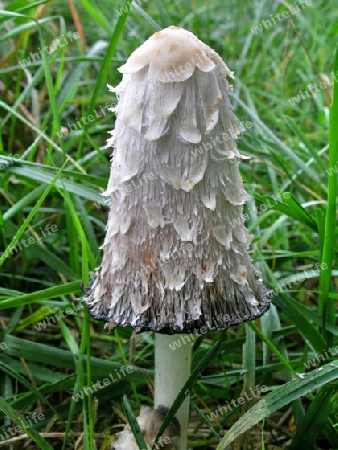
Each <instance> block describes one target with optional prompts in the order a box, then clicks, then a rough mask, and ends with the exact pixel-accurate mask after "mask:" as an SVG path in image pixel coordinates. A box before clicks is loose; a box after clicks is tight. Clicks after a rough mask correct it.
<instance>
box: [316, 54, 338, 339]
mask: <svg viewBox="0 0 338 450" xmlns="http://www.w3.org/2000/svg"><path fill="white" fill-rule="evenodd" d="M333 73H335V74H336V73H338V47H337V48H336V52H335V57H334V63H333ZM332 98H333V100H332V104H331V107H330V145H329V168H328V171H327V172H328V174H329V181H328V202H327V203H328V204H327V212H326V217H325V240H324V246H323V254H322V264H323V263H325V264H326V265H327V266H326V267H327V268H326V269H325V270H323V269H321V271H320V278H319V289H320V294H319V313H320V315H321V317H322V334H323V337H324V339H325V335H326V330H325V326H326V319H327V317H326V311H327V303H328V301H331V302H332V301H333V300H332V299H330V300H329V296H328V294H329V290H330V282H331V271H332V258H333V246H334V239H335V224H336V198H337V186H338V178H337V168H338V130H337V123H338V80H336V79H335V77H334V82H333V93H332Z"/></svg>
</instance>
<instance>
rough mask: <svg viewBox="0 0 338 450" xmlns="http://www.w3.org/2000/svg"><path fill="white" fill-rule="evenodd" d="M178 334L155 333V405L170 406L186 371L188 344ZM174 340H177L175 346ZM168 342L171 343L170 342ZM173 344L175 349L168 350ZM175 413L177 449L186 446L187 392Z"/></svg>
mask: <svg viewBox="0 0 338 450" xmlns="http://www.w3.org/2000/svg"><path fill="white" fill-rule="evenodd" d="M184 337H185V335H182V336H181V338H180V336H178V335H173V336H167V335H164V334H159V333H158V334H157V335H156V343H155V405H154V407H155V408H158V407H159V406H160V405H164V406H167V407H168V408H170V407H171V406H172V404H173V402H174V400H175V398H176V397H177V395H178V393H179V392H180V391H181V389H182V387H183V385H184V383H185V382H186V381H187V379H188V378H189V375H190V366H191V344H190V341H189V340H190V337H189V338H188V339H189V340H188V342H185V341H184ZM175 341H178V342H179V343H180V344H181V347H180V348H178V347H177V346H175V347H173V346H174V345H175ZM170 344H172V346H170ZM172 348H175V350H172ZM176 417H177V419H178V421H179V423H180V426H181V438H180V445H179V449H180V450H186V448H187V440H188V428H189V396H188V397H187V398H186V399H185V400H184V403H183V405H182V406H181V408H180V409H179V411H178V413H177V414H176Z"/></svg>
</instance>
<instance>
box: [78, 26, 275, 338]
mask: <svg viewBox="0 0 338 450" xmlns="http://www.w3.org/2000/svg"><path fill="white" fill-rule="evenodd" d="M119 70H120V72H122V73H123V79H122V82H121V83H120V84H119V85H118V86H117V87H116V88H115V89H114V88H111V87H110V89H111V90H112V91H113V92H115V93H116V95H117V97H118V104H117V107H116V109H115V111H116V113H117V119H116V124H115V131H114V132H112V135H113V136H112V138H110V139H109V140H108V145H113V146H114V154H113V158H112V165H111V174H110V179H109V183H108V188H107V190H106V192H105V194H104V195H106V196H107V197H108V198H110V212H109V218H108V224H107V234H106V237H105V240H104V244H103V260H102V264H101V266H100V267H99V268H98V270H97V273H96V275H95V277H94V280H93V282H92V284H91V286H90V287H88V288H86V291H85V297H84V298H83V301H85V302H86V303H87V305H88V308H89V311H90V313H91V314H92V315H93V317H95V318H96V319H102V320H105V321H107V322H109V326H111V327H117V326H130V327H133V328H134V329H135V330H136V332H138V333H139V332H141V331H145V330H153V331H156V332H159V333H165V334H174V333H190V332H192V331H194V330H195V331H196V329H200V328H201V327H207V328H208V329H209V330H216V329H217V330H225V329H227V328H228V327H229V326H231V325H234V324H238V323H240V322H244V321H247V320H252V319H255V318H257V317H259V316H261V315H262V314H263V313H264V312H265V311H266V310H267V309H268V308H269V302H270V300H269V298H268V296H267V290H266V288H265V287H264V285H263V284H262V282H261V281H258V280H257V279H256V273H255V269H254V267H253V265H252V263H251V259H250V256H249V254H248V251H247V248H248V245H249V243H250V240H251V239H250V236H249V235H248V233H247V231H246V229H245V226H244V220H245V219H244V216H243V204H244V202H245V201H246V199H247V194H246V192H245V190H244V188H243V183H242V179H241V176H240V173H239V163H240V162H241V160H243V159H246V158H247V157H246V156H244V155H241V154H240V153H239V151H238V149H237V146H236V138H237V136H238V135H239V133H240V132H241V131H242V129H241V127H240V126H239V124H238V122H237V121H236V118H235V116H234V114H233V111H232V108H231V105H230V101H229V98H228V92H229V91H230V90H231V86H230V84H229V83H228V81H227V78H228V77H231V78H232V77H233V74H232V72H231V71H230V70H229V69H228V67H227V66H226V65H225V63H224V62H223V61H222V59H221V58H220V56H219V55H218V54H217V53H216V52H215V51H214V50H212V49H211V48H210V47H208V46H207V45H206V44H204V43H203V42H201V41H200V40H199V39H197V38H196V37H195V36H194V35H193V34H192V33H190V32H188V31H185V30H184V29H182V28H177V27H173V26H172V27H169V28H167V29H164V30H162V31H160V32H157V33H155V34H154V35H153V36H151V37H150V38H149V39H148V40H147V41H146V42H145V43H144V44H143V45H141V46H140V47H139V48H138V49H137V50H136V51H135V52H134V53H133V54H132V55H131V56H130V58H129V59H128V61H127V63H126V64H125V65H123V66H122V67H121V68H120V69H119Z"/></svg>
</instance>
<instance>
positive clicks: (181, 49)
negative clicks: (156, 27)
mask: <svg viewBox="0 0 338 450" xmlns="http://www.w3.org/2000/svg"><path fill="white" fill-rule="evenodd" d="M207 48H208V47H207V46H206V45H205V44H203V42H201V41H200V40H199V39H198V38H197V37H196V36H195V35H194V34H193V33H191V32H190V31H187V30H184V29H183V28H179V27H176V26H170V27H168V28H165V29H163V30H161V31H157V32H156V33H154V34H153V35H152V36H151V37H150V38H149V39H148V40H147V41H145V42H144V44H142V45H141V46H140V47H139V48H138V49H136V50H135V51H134V52H133V53H132V54H131V56H130V57H129V59H128V61H127V62H126V64H124V65H123V66H121V67H120V68H119V69H118V70H119V71H120V72H121V73H123V74H127V73H135V72H138V71H139V70H141V69H143V68H144V67H146V66H148V65H149V67H150V69H152V70H153V76H154V78H155V79H156V78H157V79H161V81H164V82H168V81H185V80H186V79H188V78H190V76H191V75H192V74H193V72H194V70H195V67H198V68H199V69H200V70H201V71H203V72H210V71H211V70H213V69H214V68H215V66H216V64H215V62H213V61H212V59H211V58H210V56H209V55H207V54H206V51H205V50H206V49H207ZM210 50H211V49H210ZM166 75H167V77H166ZM168 75H170V76H168Z"/></svg>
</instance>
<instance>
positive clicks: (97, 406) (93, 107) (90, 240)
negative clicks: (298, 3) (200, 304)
mask: <svg viewBox="0 0 338 450" xmlns="http://www.w3.org/2000/svg"><path fill="white" fill-rule="evenodd" d="M1 3H2V6H3V7H4V8H5V9H6V11H5V12H2V13H1V12H0V30H1V33H0V169H1V170H0V198H1V200H0V254H1V255H0V267H1V268H0V270H1V272H0V324H1V334H0V372H1V377H0V389H1V391H0V394H1V395H0V420H1V426H0V447H1V442H2V440H1V439H2V438H1V436H5V432H6V430H8V427H10V428H11V429H12V430H14V427H15V426H21V425H22V424H23V422H21V420H22V419H23V418H25V420H27V417H33V413H40V414H43V416H44V419H42V420H39V421H37V422H34V423H33V422H32V423H33V426H30V427H28V428H27V433H28V435H29V438H22V439H21V440H15V439H17V438H18V437H19V436H20V432H15V433H14V432H13V434H14V436H7V437H9V438H11V439H13V444H12V445H13V446H12V447H11V448H13V449H21V448H23V445H24V442H27V443H28V444H27V447H26V448H31V449H36V448H41V449H48V448H54V449H67V450H68V449H73V448H75V443H76V442H77V441H78V440H79V442H81V445H82V448H84V449H86V450H89V449H93V448H95V447H94V442H96V446H97V447H96V448H97V449H102V450H103V449H108V448H110V442H112V441H113V435H114V434H115V433H116V432H118V431H120V430H121V425H123V424H124V423H125V422H124V418H125V414H127V416H128V419H129V420H131V421H132V415H133V413H134V414H136V415H137V414H138V412H139V409H140V406H141V405H149V406H152V401H153V355H154V335H153V334H151V333H142V334H141V335H138V336H136V337H135V336H134V335H133V334H132V331H131V330H130V329H118V330H115V331H114V333H112V334H107V332H106V331H105V330H104V324H103V323H100V322H96V321H94V320H92V319H91V318H90V317H89V315H88V313H87V312H86V311H85V310H83V309H77V310H76V309H75V310H74V300H75V299H76V298H79V297H80V296H81V282H84V283H86V284H88V282H89V278H90V277H89V273H90V272H91V271H93V270H94V269H95V268H96V267H97V266H98V265H99V263H100V261H101V257H102V253H101V251H100V249H99V247H100V245H101V244H102V241H103V238H104V234H105V225H106V220H107V208H106V206H105V205H104V204H103V200H102V197H101V196H100V193H101V192H103V190H104V189H105V187H106V184H107V180H108V176H109V168H110V163H109V157H110V153H111V149H106V148H105V141H106V139H107V137H108V136H109V135H108V131H109V130H111V129H113V127H114V120H115V117H114V113H113V112H111V111H108V107H109V106H112V105H113V104H114V103H115V102H116V99H115V98H114V96H113V95H112V93H110V92H109V91H108V89H107V86H106V85H107V84H110V85H113V86H115V85H116V84H118V82H119V81H120V79H121V75H120V73H119V72H118V71H117V68H118V67H119V66H120V65H122V64H123V63H124V62H125V60H126V58H127V57H128V56H129V55H130V53H131V52H132V51H133V50H135V49H136V48H137V47H138V46H139V45H140V44H141V43H142V42H143V41H144V40H145V39H146V38H148V37H149V36H150V35H151V34H153V33H154V32H155V31H157V30H159V29H161V28H163V27H166V26H168V25H171V24H173V25H177V26H183V27H184V28H186V29H188V30H190V31H192V32H194V33H195V34H196V35H197V36H198V37H199V38H200V39H201V40H203V41H204V42H206V43H207V44H208V45H210V46H212V47H213V48H215V50H216V51H217V52H218V53H219V54H220V55H221V56H222V58H223V59H224V61H225V62H226V63H227V65H228V66H229V67H230V69H231V70H233V71H234V72H235V77H236V78H235V80H234V82H233V84H234V92H233V94H232V98H231V101H232V104H233V105H234V107H235V110H236V114H237V116H238V117H239V120H240V121H241V122H242V123H244V124H245V123H249V122H250V124H251V125H250V128H249V127H247V128H248V129H247V131H245V133H243V134H242V136H241V137H240V138H239V140H238V146H239V148H240V150H241V151H242V152H246V153H248V154H251V155H252V156H253V157H252V159H251V160H250V162H246V163H243V164H242V165H241V173H242V176H243V179H244V183H245V187H246V189H247V191H248V192H249V193H250V200H249V202H248V204H247V205H246V214H247V217H248V221H247V226H248V228H249V230H250V232H251V233H252V234H253V235H254V240H253V243H252V245H251V254H252V258H253V260H254V261H255V263H256V265H257V267H258V268H259V270H260V271H261V277H262V278H263V279H264V282H265V283H266V284H267V285H268V286H269V288H270V289H271V290H272V291H274V292H273V294H272V302H273V306H272V308H271V310H270V311H269V312H268V313H266V314H265V315H264V316H263V317H262V318H261V319H260V320H258V321H256V323H249V324H242V325H240V326H238V327H233V328H231V329H229V330H228V331H227V332H226V334H225V336H222V339H221V336H220V333H208V334H205V335H202V336H200V337H199V338H196V340H195V343H194V349H193V367H194V368H196V367H197V368H198V367H202V366H199V364H201V360H202V361H207V363H208V364H207V365H203V370H202V373H201V374H199V377H197V374H196V373H195V372H193V374H192V377H191V379H190V380H189V382H188V385H189V388H190V398H191V432H190V438H189V443H190V447H191V448H200V449H215V448H216V447H217V448H218V449H224V448H226V446H227V445H230V446H231V445H233V441H234V440H236V443H237V448H247V449H256V448H268V445H274V446H275V447H274V448H286V446H287V445H289V446H290V449H297V448H314V446H316V447H315V448H319V449H337V448H338V429H337V417H338V409H337V404H338V403H337V400H338V396H337V381H335V380H337V378H338V372H337V370H338V369H337V363H336V361H335V360H336V359H337V355H338V351H337V352H333V354H331V353H329V352H328V349H329V348H333V347H337V350H338V327H337V325H336V324H337V312H336V309H337V300H338V294H337V279H336V277H337V274H338V270H337V249H338V244H337V226H336V217H337V208H336V205H337V202H336V199H337V169H338V141H337V139H338V137H337V136H338V129H337V126H336V124H337V123H338V84H337V83H335V86H334V89H333V90H332V88H331V87H330V86H329V85H328V84H327V83H326V84H325V86H324V84H322V86H323V87H321V86H320V84H318V86H319V88H318V89H317V92H315V91H316V87H312V88H311V89H312V91H311V89H310V88H309V85H310V84H311V85H315V84H316V83H324V80H327V79H329V78H331V79H332V74H334V75H335V76H336V79H337V80H338V56H337V53H336V45H337V42H338V40H337V36H338V26H337V19H338V12H337V8H336V2H335V1H334V0H325V1H324V0H318V1H316V2H314V1H313V2H312V5H311V6H308V7H306V8H304V9H301V10H300V11H299V13H297V14H294V15H292V16H291V19H292V21H291V20H289V19H285V20H283V21H278V20H276V24H275V25H274V24H273V25H272V26H267V27H264V26H263V29H262V32H260V33H258V34H256V35H255V34H254V33H253V32H252V31H251V29H252V28H253V27H255V26H257V25H259V24H262V23H263V22H262V20H269V19H271V16H272V17H276V16H275V14H276V13H281V12H282V11H283V10H285V7H283V6H282V5H281V4H280V3H279V2H277V1H272V0H265V1H264V0H263V1H258V0H256V1H253V2H251V1H250V2H249V1H245V0H241V1H234V0H228V1H227V2H221V1H220V0H217V1H205V2H202V1H200V0H195V1H189V0H185V1H181V2H178V1H174V2H170V1H168V0H162V1H160V0H148V1H142V0H139V1H138V2H137V5H135V6H134V7H133V8H131V9H130V8H129V7H128V5H129V3H128V2H127V3H125V4H124V3H123V2H122V1H114V2H110V1H106V0H105V1H104V0H91V1H90V0H78V1H77V2H76V3H75V9H76V11H77V16H74V15H73V14H72V13H71V8H70V3H68V2H61V1H51V2H47V1H39V2H31V3H29V2H27V1H26V0H17V1H15V2H10V1H2V2H1ZM0 6H1V5H0ZM124 6H127V11H128V14H124V15H119V13H118V11H119V10H120V8H122V7H124ZM129 10H130V11H129ZM81 30H82V31H81ZM76 31H78V32H80V35H81V36H82V37H80V38H77V39H73V40H71V41H70V40H69V41H67V42H66V44H65V45H63V46H61V44H60V45H59V46H57V48H56V50H55V51H54V52H52V53H47V52H46V51H42V52H41V54H40V55H39V56H38V57H37V58H36V61H35V62H34V61H31V62H30V63H29V64H27V66H26V67H25V68H24V69H23V67H22V64H24V60H26V59H27V58H31V59H32V56H31V55H30V54H31V52H39V51H40V49H41V48H43V47H44V46H48V48H50V46H51V45H52V43H53V41H54V39H57V38H59V39H60V38H61V37H65V36H67V33H68V32H76ZM82 33H83V34H82ZM20 62H21V64H20ZM300 92H303V96H301V97H300V102H298V103H295V104H292V101H291V100H292V98H293V97H295V96H297V95H299V93H300ZM306 92H307V93H306ZM302 97H304V98H302ZM331 99H333V103H332V105H331ZM106 104H107V105H108V106H106ZM90 117H93V120H92V119H90ZM83 118H84V119H86V120H85V122H86V123H84V121H83ZM80 124H81V125H80ZM329 174H331V175H329ZM52 226H54V228H53V229H52ZM55 227H56V228H55ZM52 230H54V231H52ZM40 238H41V239H40ZM23 240H24V241H23ZM67 308H68V309H69V308H70V309H71V310H72V312H71V313H67ZM62 312H64V314H62ZM47 318H49V324H47V323H46V327H45V328H44V327H43V326H42V328H41V330H40V331H38V328H39V327H38V326H37V324H39V323H40V322H41V321H43V320H46V319H47ZM52 318H54V320H52ZM215 342H216V344H217V346H216V344H215ZM215 349H216V350H217V352H216V351H215V352H214V350H215ZM210 355H211V356H210ZM316 355H323V357H322V358H321V359H322V360H319V361H318V358H317V359H313V358H315V357H316ZM310 360H313V361H315V362H316V364H313V366H312V367H310V368H309V369H306V368H305V365H304V364H308V362H309V361H310ZM331 360H333V361H331ZM128 365H130V366H131V367H132V368H133V370H132V372H131V373H129V374H127V376H125V377H121V379H118V380H117V381H116V382H113V383H110V384H109V385H107V386H106V387H104V388H102V389H99V390H97V392H95V394H94V395H92V394H89V395H84V396H83V399H82V400H80V401H75V400H74V399H73V398H72V396H74V397H75V396H76V394H77V393H81V392H83V390H84V388H86V387H88V386H91V383H96V382H97V380H102V379H104V378H107V377H109V376H110V374H115V377H117V373H119V371H120V370H121V367H122V366H128ZM317 366H318V367H317ZM319 366H321V367H319ZM198 371H199V370H198ZM305 372H306V373H307V374H306V375H305ZM300 375H301V376H300ZM257 385H261V386H262V385H265V386H267V388H268V392H267V393H265V394H262V399H261V400H259V401H258V403H257V400H258V399H256V400H255V401H252V402H247V403H245V404H244V405H240V406H239V407H238V408H236V409H233V410H232V411H231V412H230V413H229V412H228V413H226V414H221V415H219V416H218V417H217V418H216V417H215V418H214V420H212V421H210V420H209V419H208V416H209V417H210V414H211V413H212V412H215V411H216V410H217V408H221V407H222V406H224V405H225V404H226V403H227V402H231V401H232V400H236V399H238V398H240V397H241V396H242V395H244V393H245V392H246V393H248V392H250V389H255V387H256V386H257ZM124 396H126V397H125V401H123V398H124ZM183 399H184V396H182V395H181V398H178V402H179V401H181V400H182V401H183ZM174 407H175V408H176V407H177V404H176V405H174ZM124 408H126V409H124ZM125 411H126V413H125ZM20 424H21V425H20ZM7 433H8V432H7ZM39 433H40V435H39ZM224 435H225V436H224ZM223 436H224V437H223ZM221 439H223V440H222V441H221V442H220V440H221ZM9 444H10V441H9V442H7V443H6V445H9ZM230 448H231V447H230Z"/></svg>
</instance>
